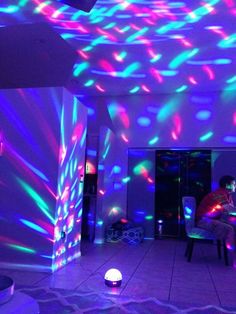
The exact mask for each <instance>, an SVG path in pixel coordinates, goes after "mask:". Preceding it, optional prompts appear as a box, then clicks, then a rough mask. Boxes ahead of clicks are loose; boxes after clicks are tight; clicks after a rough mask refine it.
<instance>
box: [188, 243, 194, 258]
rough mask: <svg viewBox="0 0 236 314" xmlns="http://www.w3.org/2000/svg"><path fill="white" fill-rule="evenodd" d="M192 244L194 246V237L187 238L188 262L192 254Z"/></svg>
mask: <svg viewBox="0 0 236 314" xmlns="http://www.w3.org/2000/svg"><path fill="white" fill-rule="evenodd" d="M193 246H194V239H193V238H191V239H189V249H188V262H191V259H192V254H193Z"/></svg>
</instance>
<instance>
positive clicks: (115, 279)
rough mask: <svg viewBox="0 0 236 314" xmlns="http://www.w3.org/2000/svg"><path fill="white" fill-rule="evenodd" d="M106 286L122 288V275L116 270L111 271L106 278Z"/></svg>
mask: <svg viewBox="0 0 236 314" xmlns="http://www.w3.org/2000/svg"><path fill="white" fill-rule="evenodd" d="M104 279H105V284H106V285H107V286H108V287H120V285H121V282H122V274H121V272H120V271H119V270H118V269H116V268H111V269H109V270H108V271H107V272H106V273H105V276H104Z"/></svg>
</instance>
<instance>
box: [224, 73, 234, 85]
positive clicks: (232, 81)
mask: <svg viewBox="0 0 236 314" xmlns="http://www.w3.org/2000/svg"><path fill="white" fill-rule="evenodd" d="M234 82H236V75H234V76H232V77H231V78H229V79H228V80H227V81H226V83H228V84H231V83H234Z"/></svg>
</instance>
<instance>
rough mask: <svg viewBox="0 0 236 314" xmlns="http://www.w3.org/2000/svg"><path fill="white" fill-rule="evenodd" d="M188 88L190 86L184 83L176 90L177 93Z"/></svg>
mask: <svg viewBox="0 0 236 314" xmlns="http://www.w3.org/2000/svg"><path fill="white" fill-rule="evenodd" d="M187 88H188V86H187V85H182V86H180V87H179V88H177V89H176V90H175V91H176V93H181V92H183V91H185V90H186V89H187Z"/></svg>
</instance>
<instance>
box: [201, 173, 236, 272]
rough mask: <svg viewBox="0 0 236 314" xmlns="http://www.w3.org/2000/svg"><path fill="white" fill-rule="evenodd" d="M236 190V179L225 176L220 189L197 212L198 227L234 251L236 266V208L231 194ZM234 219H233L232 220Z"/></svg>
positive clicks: (222, 178)
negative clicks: (222, 241)
mask: <svg viewBox="0 0 236 314" xmlns="http://www.w3.org/2000/svg"><path fill="white" fill-rule="evenodd" d="M235 190H236V182H235V178H234V177H232V176H228V175H226V176H223V177H221V178H220V180H219V188H218V189H217V190H216V191H214V192H211V193H209V194H207V195H206V196H205V197H204V198H203V200H202V201H201V203H200V205H199V206H198V209H197V212H196V225H197V226H198V227H200V228H203V229H206V230H209V231H211V232H212V233H213V234H214V235H215V236H216V238H217V239H220V240H225V241H226V246H227V248H228V249H229V250H231V251H232V258H233V261H234V265H235V266H236V221H235V218H234V217H233V215H234V214H235V215H236V208H235V206H234V203H233V199H232V195H231V193H233V192H235ZM232 218H233V219H232Z"/></svg>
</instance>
